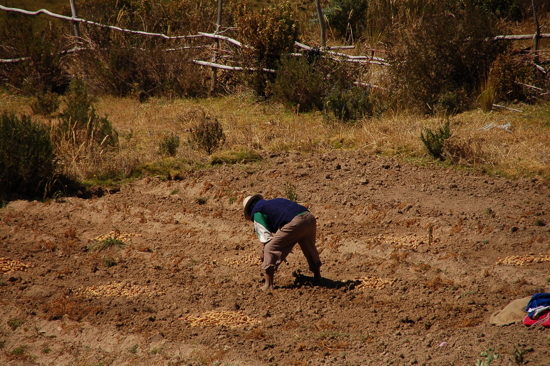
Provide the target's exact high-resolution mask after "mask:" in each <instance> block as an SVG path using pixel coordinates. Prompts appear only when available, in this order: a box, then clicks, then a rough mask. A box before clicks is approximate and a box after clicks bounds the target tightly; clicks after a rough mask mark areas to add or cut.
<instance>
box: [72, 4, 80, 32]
mask: <svg viewBox="0 0 550 366" xmlns="http://www.w3.org/2000/svg"><path fill="white" fill-rule="evenodd" d="M75 1H76V0H70V2H71V13H72V15H73V18H78V11H77V10H76V2H75ZM73 27H74V35H75V37H77V38H80V26H79V25H78V22H73Z"/></svg>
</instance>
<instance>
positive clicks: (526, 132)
mask: <svg viewBox="0 0 550 366" xmlns="http://www.w3.org/2000/svg"><path fill="white" fill-rule="evenodd" d="M30 102H31V100H30V99H28V98H15V97H12V96H8V95H5V94H4V95H0V111H2V110H17V111H19V112H20V113H27V114H31V113H32V112H31V110H30V107H29V105H30ZM95 106H96V109H97V111H98V114H99V115H106V116H107V117H108V118H109V120H110V121H111V122H112V124H113V126H114V127H115V128H116V129H117V131H118V132H119V134H120V149H119V150H118V152H117V155H116V156H114V157H113V158H112V159H110V160H108V161H107V162H105V163H106V164H109V165H110V166H109V167H108V169H111V170H113V169H116V170H118V171H121V172H125V173H127V172H128V171H131V169H132V168H133V167H135V166H136V165H138V164H140V163H147V162H153V161H158V160H160V159H161V157H160V156H159V154H158V143H159V141H160V140H161V139H162V138H163V137H164V136H166V134H167V133H174V134H176V135H178V136H180V138H181V141H182V146H181V147H180V148H179V149H178V152H177V155H176V158H180V159H182V158H183V159H188V160H189V161H195V162H202V163H208V162H209V157H208V156H207V155H206V154H205V153H203V152H198V151H194V150H192V149H191V148H190V147H189V146H188V145H187V144H186V141H187V138H188V135H189V128H190V127H191V126H192V123H193V118H192V115H193V113H194V112H193V111H194V110H196V109H197V107H201V108H202V109H204V110H205V111H206V112H207V113H208V114H209V115H212V116H214V117H216V118H217V119H218V120H219V121H220V123H221V124H222V126H223V129H224V132H225V133H226V136H227V140H226V143H225V145H224V147H223V149H224V150H239V149H253V150H256V151H260V152H262V151H263V152H266V151H267V152H282V151H300V152H303V153H314V152H315V153H323V152H327V151H330V150H332V149H352V150H360V151H364V152H365V153H368V154H379V155H384V156H391V157H396V158H400V159H404V160H408V161H412V162H415V163H417V164H429V165H433V164H443V165H454V166H459V167H462V168H468V169H472V170H475V171H479V172H488V173H490V174H495V175H502V176H505V177H509V178H520V177H533V176H540V177H542V178H544V179H546V180H548V179H550V144H548V141H550V105H549V104H541V105H538V106H531V105H517V106H515V108H516V109H519V110H522V111H523V113H518V112H513V111H507V110H496V111H492V112H488V113H486V112H483V111H481V110H480V109H478V110H473V111H470V112H466V113H463V114H459V115H457V116H454V117H451V118H450V126H451V131H452V133H453V137H452V139H453V140H452V141H453V144H452V145H449V146H451V147H449V151H448V152H447V157H448V159H447V161H446V162H443V163H441V162H436V161H434V160H433V159H432V158H430V157H429V156H428V154H427V152H426V150H425V148H424V146H423V144H422V142H421V141H420V138H419V137H420V132H421V131H422V129H423V128H425V127H428V128H434V127H436V126H438V125H440V124H441V123H442V119H441V118H438V117H430V118H426V117H421V116H415V115H412V114H401V115H400V114H392V113H387V114H386V115H384V116H381V117H379V118H376V119H365V120H362V121H359V122H358V123H357V124H342V123H338V122H335V121H330V120H328V119H327V117H326V116H324V115H323V114H322V113H320V112H314V113H307V114H296V113H293V112H291V111H288V110H286V109H284V108H283V107H282V106H280V105H278V104H273V103H268V102H263V103H259V102H256V101H255V100H254V98H253V97H252V96H251V95H250V94H247V93H240V94H235V95H232V96H227V97H223V98H213V99H202V100H183V99H178V100H166V99H154V98H153V99H151V100H150V101H149V102H147V103H144V104H142V103H139V101H137V100H135V99H130V98H125V99H120V98H114V97H104V98H100V99H99V100H98V102H97V103H96V105H95ZM33 118H34V119H37V120H38V119H40V118H41V117H39V116H34V117H33ZM44 121H45V122H48V121H47V120H44ZM507 123H509V124H510V125H511V126H512V128H513V132H507V131H505V130H502V129H499V128H492V129H489V130H482V128H483V127H484V126H487V125H490V124H493V125H494V126H501V125H506V124H507ZM96 169H97V168H96ZM94 174H95V173H94ZM80 175H82V173H81V174H80ZM88 178H90V177H88Z"/></svg>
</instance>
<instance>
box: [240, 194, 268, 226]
mask: <svg viewBox="0 0 550 366" xmlns="http://www.w3.org/2000/svg"><path fill="white" fill-rule="evenodd" d="M263 199H264V196H262V195H261V194H255V195H254V196H248V197H246V198H245V199H244V200H243V207H244V218H245V219H247V220H250V210H251V209H252V206H254V204H255V203H256V202H258V201H259V200H263Z"/></svg>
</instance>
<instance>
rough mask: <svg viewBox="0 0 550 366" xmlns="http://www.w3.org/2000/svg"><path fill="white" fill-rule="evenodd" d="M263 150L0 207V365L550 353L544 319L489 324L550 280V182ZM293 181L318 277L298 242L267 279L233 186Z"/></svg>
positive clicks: (543, 358) (453, 359)
mask: <svg viewBox="0 0 550 366" xmlns="http://www.w3.org/2000/svg"><path fill="white" fill-rule="evenodd" d="M264 158H265V159H264V160H262V161H261V162H255V163H248V164H237V165H220V166H215V167H211V168H209V169H206V170H200V171H195V172H193V173H190V174H188V175H185V176H179V177H178V180H168V181H166V180H161V179H159V178H155V177H151V178H145V179H141V180H139V181H135V182H133V183H131V184H128V185H122V186H120V187H119V188H117V189H101V188H96V189H94V190H93V192H92V193H93V194H92V195H91V196H90V197H84V196H83V197H67V198H58V199H57V200H50V201H47V202H37V201H34V202H27V201H14V202H11V203H10V204H9V205H8V206H7V207H5V208H2V209H1V210H0V257H1V258H2V259H1V262H0V276H1V277H0V348H1V349H0V364H2V365H416V364H417V365H474V364H475V363H476V361H477V360H482V359H484V357H482V356H480V354H481V353H482V352H484V351H486V350H488V349H492V350H494V352H495V353H496V354H498V355H499V357H498V359H496V360H494V361H493V362H492V363H491V365H516V364H524V363H526V362H528V363H529V364H530V365H545V364H548V359H549V356H550V355H549V351H550V348H549V343H548V339H549V334H550V333H548V332H550V329H544V328H541V327H536V328H527V327H525V326H524V325H523V324H521V323H515V324H512V325H508V326H504V327H498V326H494V325H491V324H490V322H489V318H490V316H491V314H493V313H495V312H497V311H499V310H501V309H502V308H503V307H505V306H506V305H507V304H509V303H510V302H511V301H512V300H514V299H519V298H523V297H527V296H531V295H532V294H534V293H537V292H550V287H549V279H550V272H549V264H548V262H546V260H547V259H548V257H547V256H548V255H549V254H550V250H549V245H550V232H549V227H550V226H549V224H550V206H549V202H550V189H549V187H548V185H547V184H546V183H544V182H542V181H539V180H536V179H529V180H518V181H511V180H507V179H504V178H491V177H486V176H480V175H475V174H472V173H468V172H457V171H454V170H445V169H441V168H439V169H435V168H429V167H419V166H414V165H408V164H404V163H398V162H397V161H395V160H391V159H386V158H382V157H377V156H373V155H367V154H364V153H361V152H346V151H334V152H331V153H327V154H298V153H281V154H266V156H264ZM289 182H290V183H291V184H292V185H293V187H295V191H294V192H293V193H295V194H297V196H298V202H300V203H301V204H304V205H306V206H308V207H309V209H310V210H311V211H312V212H313V213H314V214H315V216H317V217H318V220H317V221H318V225H319V226H318V234H317V235H318V241H317V245H318V248H319V250H320V252H321V260H322V261H323V266H322V274H323V276H324V278H325V282H324V284H322V285H320V286H315V285H313V284H312V281H311V280H312V277H311V276H312V274H311V273H309V271H308V267H307V263H306V261H305V258H304V257H303V255H302V254H301V253H300V250H299V247H296V248H295V250H294V253H293V254H291V255H290V256H289V258H288V264H284V265H282V266H281V267H280V268H279V271H278V272H277V274H276V277H275V285H276V288H275V290H273V291H270V292H263V291H261V290H260V287H261V285H262V281H263V274H262V271H261V269H260V266H259V260H258V253H259V251H260V249H261V244H260V243H259V241H257V239H256V237H255V234H254V232H253V227H252V224H251V223H250V222H246V221H245V220H244V218H243V214H242V200H243V198H244V197H245V196H247V195H249V194H253V193H262V194H263V195H264V196H265V197H266V198H268V199H269V198H275V197H285V195H286V194H288V193H289V192H288V187H290V186H289V185H287V183H289ZM106 238H107V239H109V238H110V239H112V240H111V241H110V242H111V243H113V245H112V246H111V247H107V248H101V247H100V245H99V244H100V243H105V241H104V239H106ZM107 242H109V241H107ZM118 244H121V245H118ZM122 244H124V245H122ZM515 255H517V256H522V257H523V258H522V259H517V258H516V259H515V260H510V259H513V258H509V257H510V256H515ZM499 261H500V262H499Z"/></svg>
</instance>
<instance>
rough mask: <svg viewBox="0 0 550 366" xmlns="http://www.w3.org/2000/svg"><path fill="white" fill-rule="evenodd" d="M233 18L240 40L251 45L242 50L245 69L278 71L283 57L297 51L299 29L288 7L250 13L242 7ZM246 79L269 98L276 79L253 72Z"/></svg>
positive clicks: (260, 72)
mask: <svg viewBox="0 0 550 366" xmlns="http://www.w3.org/2000/svg"><path fill="white" fill-rule="evenodd" d="M234 16H235V18H236V26H237V27H238V32H239V34H238V37H239V39H240V40H241V41H242V42H243V43H244V44H246V45H248V46H251V48H243V50H242V58H243V60H242V62H243V64H244V65H245V67H248V68H254V69H264V68H267V69H276V68H277V66H278V64H279V60H280V59H281V56H282V55H283V54H284V53H290V52H292V50H294V42H295V41H296V40H297V39H298V27H297V25H296V22H295V20H294V14H293V12H292V11H291V10H290V7H289V6H288V5H277V6H270V7H267V8H263V9H261V10H259V11H250V9H249V8H248V7H247V6H246V5H243V6H239V7H237V9H236V12H235V15H234ZM245 78H246V80H247V82H248V83H249V84H250V85H251V86H252V87H253V89H254V91H255V92H256V94H257V95H259V96H269V91H268V90H266V88H267V86H268V84H269V82H271V81H273V79H274V77H273V75H272V74H269V73H266V72H264V71H254V72H252V73H251V74H250V75H248V76H245Z"/></svg>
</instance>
